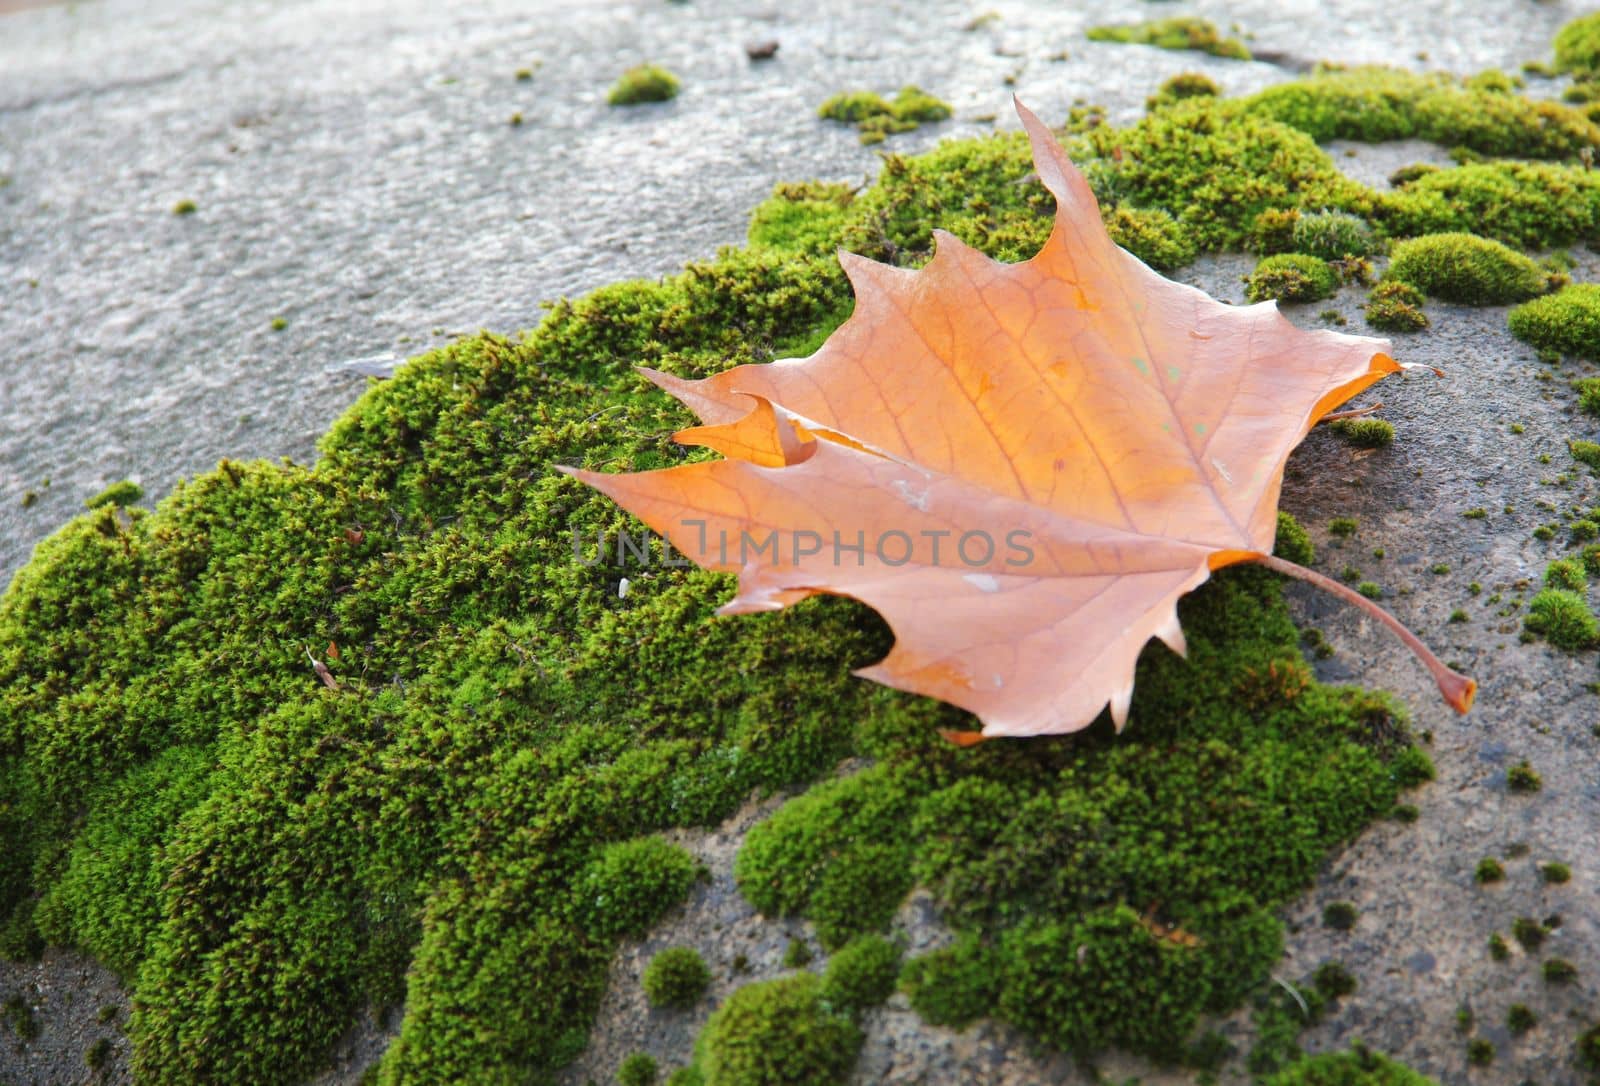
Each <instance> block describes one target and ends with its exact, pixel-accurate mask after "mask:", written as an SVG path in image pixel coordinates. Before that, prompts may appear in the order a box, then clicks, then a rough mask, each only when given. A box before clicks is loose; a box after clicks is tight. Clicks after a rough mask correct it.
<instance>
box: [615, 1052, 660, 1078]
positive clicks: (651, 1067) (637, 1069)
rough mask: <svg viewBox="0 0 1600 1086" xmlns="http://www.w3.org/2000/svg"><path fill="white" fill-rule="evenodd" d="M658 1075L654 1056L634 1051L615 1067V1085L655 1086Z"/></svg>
mask: <svg viewBox="0 0 1600 1086" xmlns="http://www.w3.org/2000/svg"><path fill="white" fill-rule="evenodd" d="M659 1075H660V1070H659V1069H658V1068H657V1067H656V1061H655V1057H654V1056H651V1055H650V1054H648V1053H646V1052H635V1053H634V1054H633V1055H631V1056H629V1057H628V1058H627V1059H625V1060H623V1061H622V1064H621V1066H619V1067H618V1068H617V1086H655V1084H656V1079H657V1077H658V1076H659Z"/></svg>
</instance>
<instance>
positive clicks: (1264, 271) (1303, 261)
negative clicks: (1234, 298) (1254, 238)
mask: <svg viewBox="0 0 1600 1086" xmlns="http://www.w3.org/2000/svg"><path fill="white" fill-rule="evenodd" d="M1338 289H1339V277H1338V276H1337V275H1335V274H1334V272H1333V269H1332V268H1330V267H1329V266H1328V262H1327V261H1326V260H1322V259H1321V258H1319V257H1314V256H1307V255H1306V254H1305V253H1279V254H1277V255H1276V256H1269V257H1267V258H1265V259H1264V260H1262V261H1261V263H1259V264H1257V265H1256V269H1255V271H1253V272H1251V273H1250V276H1249V278H1248V279H1247V280H1246V281H1245V291H1244V293H1245V297H1246V298H1248V299H1249V300H1250V301H1252V302H1265V301H1268V300H1275V301H1280V302H1315V301H1318V300H1320V299H1322V298H1326V297H1329V296H1330V295H1332V294H1333V292H1334V291H1336V290H1338Z"/></svg>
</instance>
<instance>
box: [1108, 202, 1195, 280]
mask: <svg viewBox="0 0 1600 1086" xmlns="http://www.w3.org/2000/svg"><path fill="white" fill-rule="evenodd" d="M1104 218H1105V224H1106V231H1107V232H1108V233H1109V234H1110V235H1111V240H1112V241H1114V242H1116V243H1117V244H1118V245H1120V246H1122V247H1123V248H1124V249H1126V250H1128V252H1130V253H1132V254H1133V255H1134V256H1136V257H1138V258H1139V259H1140V260H1142V261H1144V262H1145V263H1146V264H1148V265H1150V266H1151V267H1152V268H1154V269H1155V270H1156V271H1160V272H1168V271H1172V270H1173V269H1174V268H1181V267H1183V266H1184V265H1185V264H1191V263H1193V262H1194V258H1195V256H1196V255H1197V252H1196V249H1195V246H1194V243H1193V242H1192V241H1190V240H1189V238H1188V236H1187V235H1186V234H1185V233H1184V230H1183V228H1182V227H1181V226H1179V225H1178V221H1177V220H1176V219H1174V218H1173V217H1172V216H1171V215H1170V214H1168V213H1167V212H1165V211H1163V210H1161V209H1160V208H1133V207H1121V206H1119V207H1114V208H1111V209H1109V210H1107V211H1106V212H1105V213H1104Z"/></svg>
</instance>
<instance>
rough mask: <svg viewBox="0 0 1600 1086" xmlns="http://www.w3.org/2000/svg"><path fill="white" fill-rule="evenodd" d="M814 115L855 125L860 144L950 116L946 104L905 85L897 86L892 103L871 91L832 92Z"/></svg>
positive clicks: (948, 107) (875, 141) (873, 141)
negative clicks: (831, 95)
mask: <svg viewBox="0 0 1600 1086" xmlns="http://www.w3.org/2000/svg"><path fill="white" fill-rule="evenodd" d="M817 115H818V116H819V117H822V118H824V119H826V120H830V121H840V122H842V123H844V124H853V125H855V126H856V128H857V130H858V131H859V132H860V133H861V142H862V143H879V142H882V140H883V139H884V137H885V136H890V135H893V134H894V133H896V132H909V131H911V130H912V129H913V128H917V127H919V126H920V125H922V124H925V123H928V122H930V121H942V120H945V119H946V118H948V117H949V116H950V106H949V104H948V103H946V102H942V101H940V100H939V99H938V98H935V97H934V96H933V95H931V94H928V93H927V92H926V91H924V90H922V89H921V88H920V87H915V86H906V87H901V88H900V93H899V94H897V95H895V98H894V101H892V102H891V101H887V100H885V99H884V98H883V97H882V96H881V95H878V94H875V93H873V92H872V91H846V92H844V93H841V94H835V95H834V96H833V97H831V98H829V99H828V100H827V101H825V102H823V103H822V105H821V106H819V107H818V109H817Z"/></svg>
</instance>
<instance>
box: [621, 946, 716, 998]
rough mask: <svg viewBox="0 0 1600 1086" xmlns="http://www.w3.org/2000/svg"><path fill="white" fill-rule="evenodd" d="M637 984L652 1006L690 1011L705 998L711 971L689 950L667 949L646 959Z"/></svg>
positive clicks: (693, 951) (695, 951) (697, 955)
mask: <svg viewBox="0 0 1600 1086" xmlns="http://www.w3.org/2000/svg"><path fill="white" fill-rule="evenodd" d="M639 981H640V984H642V985H643V987H644V994H645V997H646V998H647V999H649V1000H650V1003H651V1005H652V1006H656V1007H690V1006H693V1005H694V1003H695V1001H696V1000H698V999H699V998H700V997H701V996H702V995H704V994H705V990H706V986H707V985H709V984H710V983H711V970H710V969H708V968H706V963H705V959H704V958H702V957H700V952H699V951H697V950H695V949H694V948H693V947H687V946H675V947H668V948H667V949H666V950H663V951H662V952H661V953H659V954H657V955H656V956H655V957H653V958H651V959H650V964H649V965H647V966H645V969H644V975H643V976H641V977H640V978H639Z"/></svg>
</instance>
